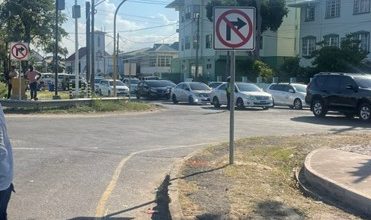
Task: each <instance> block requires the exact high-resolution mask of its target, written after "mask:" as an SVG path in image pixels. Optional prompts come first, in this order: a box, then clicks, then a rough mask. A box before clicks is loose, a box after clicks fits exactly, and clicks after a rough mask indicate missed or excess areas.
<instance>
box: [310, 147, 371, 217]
mask: <svg viewBox="0 0 371 220" xmlns="http://www.w3.org/2000/svg"><path fill="white" fill-rule="evenodd" d="M323 150H328V149H327V148H322V149H317V150H314V151H312V152H311V153H309V154H308V156H307V157H306V159H305V162H304V177H305V179H306V181H308V182H309V183H310V184H311V185H312V186H314V187H315V188H317V189H318V190H319V191H321V192H323V193H328V194H329V195H330V196H331V197H333V198H336V199H337V200H339V201H341V202H342V203H344V204H346V205H348V206H349V207H351V208H352V209H354V210H357V211H359V212H361V213H362V214H365V215H367V216H371V198H369V197H368V196H367V195H364V194H363V193H361V192H358V191H356V190H354V189H351V188H349V187H348V186H346V185H344V184H341V183H339V182H337V181H335V180H332V179H330V178H328V177H327V176H325V175H322V174H320V173H319V172H317V171H316V170H314V169H313V167H312V166H311V162H312V159H313V156H314V155H315V154H317V153H321V151H323Z"/></svg>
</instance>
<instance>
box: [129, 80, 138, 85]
mask: <svg viewBox="0 0 371 220" xmlns="http://www.w3.org/2000/svg"><path fill="white" fill-rule="evenodd" d="M129 82H130V84H138V83H139V80H138V79H131V80H130V81H129V80H128V83H129Z"/></svg>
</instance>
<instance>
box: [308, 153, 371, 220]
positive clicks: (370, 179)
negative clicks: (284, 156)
mask: <svg viewBox="0 0 371 220" xmlns="http://www.w3.org/2000/svg"><path fill="white" fill-rule="evenodd" d="M304 176H305V179H306V181H307V182H309V183H310V185H311V186H312V187H314V189H316V190H319V191H321V192H322V193H326V195H329V196H331V197H333V198H335V199H336V200H339V201H341V202H342V203H344V204H345V205H347V206H349V207H351V208H352V209H355V210H357V211H359V212H361V213H362V214H365V215H367V216H369V217H371V157H370V156H366V155H361V154H356V153H350V152H346V151H342V150H335V149H318V150H315V151H313V152H311V153H310V154H309V155H308V156H307V158H306V160H305V163H304Z"/></svg>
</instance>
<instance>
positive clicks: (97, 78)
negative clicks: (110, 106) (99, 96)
mask: <svg viewBox="0 0 371 220" xmlns="http://www.w3.org/2000/svg"><path fill="white" fill-rule="evenodd" d="M103 79H104V78H103V77H95V78H94V90H95V92H96V93H99V91H100V90H99V85H100V82H101V81H102V80H103Z"/></svg>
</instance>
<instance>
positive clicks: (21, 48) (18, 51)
mask: <svg viewBox="0 0 371 220" xmlns="http://www.w3.org/2000/svg"><path fill="white" fill-rule="evenodd" d="M25 50H26V49H24V47H20V48H17V50H16V54H17V55H16V56H17V57H18V53H20V54H22V56H24V54H23V51H25Z"/></svg>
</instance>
